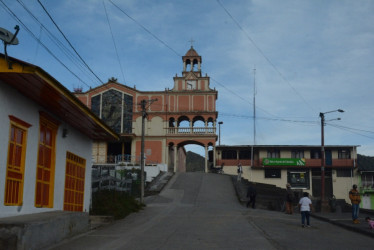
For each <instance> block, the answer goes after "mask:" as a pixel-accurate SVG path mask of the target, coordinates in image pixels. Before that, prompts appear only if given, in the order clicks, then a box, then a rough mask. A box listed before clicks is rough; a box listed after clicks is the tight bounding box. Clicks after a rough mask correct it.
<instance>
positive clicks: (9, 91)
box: [0, 83, 92, 217]
mask: <svg viewBox="0 0 374 250" xmlns="http://www.w3.org/2000/svg"><path fill="white" fill-rule="evenodd" d="M39 111H45V110H44V109H43V108H42V107H40V106H39V105H37V104H35V103H34V102H32V101H31V100H29V99H26V98H25V97H24V96H23V95H20V94H19V93H18V92H17V91H15V90H14V89H13V88H11V87H9V86H8V85H6V84H3V83H0V128H2V129H1V130H0V217H7V216H13V215H21V214H29V213H39V212H45V211H51V210H63V200H64V187H65V164H66V152H67V151H70V152H71V153H74V154H76V155H78V156H80V157H82V158H84V159H86V180H85V199H84V211H87V212H88V209H89V204H90V194H91V166H92V155H91V150H92V141H91V140H90V139H89V138H88V137H86V136H83V135H82V134H80V133H79V132H78V131H76V130H75V129H73V128H71V127H70V126H68V125H66V124H65V123H63V122H61V121H60V122H61V124H60V126H59V129H58V132H57V135H56V165H55V182H54V202H53V207H52V208H36V207H35V182H36V181H35V180H36V164H37V157H38V141H39V140H38V137H39ZM9 115H13V116H15V117H17V118H19V119H21V120H23V121H25V122H27V123H29V124H31V125H32V126H31V127H30V128H29V129H28V133H27V145H26V156H25V172H24V186H23V205H22V206H5V205H4V191H5V180H6V164H7V158H8V156H7V154H8V143H9V128H10V122H9V121H10V120H9ZM55 118H56V119H57V120H59V119H58V118H57V117H55ZM63 128H67V129H68V131H69V132H68V135H67V137H66V138H62V129H63Z"/></svg>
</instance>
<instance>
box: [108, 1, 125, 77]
mask: <svg viewBox="0 0 374 250" xmlns="http://www.w3.org/2000/svg"><path fill="white" fill-rule="evenodd" d="M103 5H104V10H105V16H106V20H107V21H108V25H109V30H110V34H111V35H112V41H113V45H114V49H115V51H116V55H117V60H118V63H119V67H120V70H121V73H122V77H123V82H124V83H126V81H125V74H124V73H123V69H122V64H121V60H120V59H119V55H118V50H117V45H116V41H115V39H114V36H113V32H112V26H111V25H110V22H109V17H108V13H107V11H106V6H105V1H104V0H103Z"/></svg>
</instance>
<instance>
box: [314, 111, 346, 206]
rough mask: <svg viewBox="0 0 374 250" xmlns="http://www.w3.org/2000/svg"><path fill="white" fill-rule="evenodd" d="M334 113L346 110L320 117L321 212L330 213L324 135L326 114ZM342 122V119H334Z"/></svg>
mask: <svg viewBox="0 0 374 250" xmlns="http://www.w3.org/2000/svg"><path fill="white" fill-rule="evenodd" d="M332 112H340V113H343V112H344V110H342V109H337V110H332V111H328V112H320V113H319V116H320V117H321V212H328V208H329V207H328V203H327V201H326V199H325V135H324V126H325V114H327V113H332ZM333 120H340V118H337V119H333Z"/></svg>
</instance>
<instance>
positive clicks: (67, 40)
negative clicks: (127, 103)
mask: <svg viewBox="0 0 374 250" xmlns="http://www.w3.org/2000/svg"><path fill="white" fill-rule="evenodd" d="M38 3H39V4H40V6H42V8H43V10H44V11H45V13H46V14H47V15H48V17H49V18H50V19H51V21H52V23H53V24H54V25H55V26H56V28H57V29H58V31H59V32H60V33H61V35H62V36H63V37H64V38H65V41H66V42H67V43H68V44H69V46H70V47H71V48H72V49H73V50H74V52H75V54H76V55H77V56H78V57H79V59H81V61H82V62H83V63H84V65H85V66H86V67H87V69H88V70H89V71H91V73H92V74H93V75H94V76H95V77H96V78H97V79H98V80H99V81H100V83H101V84H103V83H104V82H103V81H101V79H100V78H99V77H98V76H97V75H96V74H95V73H94V72H93V71H92V69H91V68H90V66H88V65H87V63H86V62H85V61H84V59H83V58H82V57H81V56H80V55H79V53H78V51H76V50H75V48H74V46H73V45H72V44H71V43H70V41H69V39H67V37H66V36H65V34H64V33H63V32H62V30H61V29H60V27H59V26H58V25H57V23H56V22H55V21H54V20H53V18H52V16H51V15H50V14H49V13H48V11H47V9H46V8H45V7H44V5H43V4H42V3H41V2H40V1H39V0H38Z"/></svg>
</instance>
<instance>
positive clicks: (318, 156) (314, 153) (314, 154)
mask: <svg viewBox="0 0 374 250" xmlns="http://www.w3.org/2000/svg"><path fill="white" fill-rule="evenodd" d="M310 159H321V150H320V149H313V150H311V151H310Z"/></svg>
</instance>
